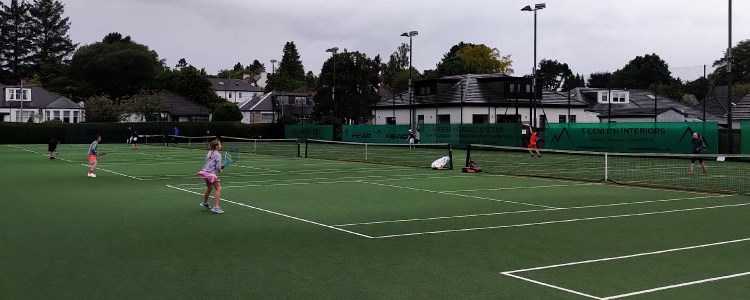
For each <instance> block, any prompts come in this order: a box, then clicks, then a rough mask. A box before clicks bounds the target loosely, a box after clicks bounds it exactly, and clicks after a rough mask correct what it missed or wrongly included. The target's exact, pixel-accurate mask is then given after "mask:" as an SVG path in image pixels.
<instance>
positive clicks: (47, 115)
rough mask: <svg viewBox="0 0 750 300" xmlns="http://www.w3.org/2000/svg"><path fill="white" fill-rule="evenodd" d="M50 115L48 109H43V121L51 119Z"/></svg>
mask: <svg viewBox="0 0 750 300" xmlns="http://www.w3.org/2000/svg"><path fill="white" fill-rule="evenodd" d="M50 116H51V114H50V111H49V110H45V111H44V120H45V121H49V120H51V119H50Z"/></svg>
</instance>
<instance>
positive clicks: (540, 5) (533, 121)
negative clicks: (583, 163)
mask: <svg viewBox="0 0 750 300" xmlns="http://www.w3.org/2000/svg"><path fill="white" fill-rule="evenodd" d="M546 7H547V5H546V4H545V3H537V4H534V8H531V6H530V5H527V6H525V7H524V8H522V9H521V11H531V12H534V68H533V74H532V76H533V78H532V82H531V86H532V88H531V91H532V93H533V94H534V95H533V96H532V103H531V107H529V109H530V110H532V111H533V113H532V114H533V116H532V119H531V126H533V127H536V100H537V99H536V96H537V87H536V15H537V13H536V12H537V11H538V10H540V9H544V8H546Z"/></svg>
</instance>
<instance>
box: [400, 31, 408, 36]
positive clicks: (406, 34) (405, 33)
mask: <svg viewBox="0 0 750 300" xmlns="http://www.w3.org/2000/svg"><path fill="white" fill-rule="evenodd" d="M401 36H407V37H408V36H409V33H408V32H404V33H402V34H401Z"/></svg>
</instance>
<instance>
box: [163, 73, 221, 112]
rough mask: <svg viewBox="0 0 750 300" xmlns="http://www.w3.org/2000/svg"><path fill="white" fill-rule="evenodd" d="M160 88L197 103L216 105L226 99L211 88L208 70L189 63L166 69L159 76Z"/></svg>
mask: <svg viewBox="0 0 750 300" xmlns="http://www.w3.org/2000/svg"><path fill="white" fill-rule="evenodd" d="M158 82H159V83H160V84H159V88H161V89H165V90H169V91H172V92H175V93H177V94H178V95H180V96H183V97H185V98H188V99H191V100H193V101H195V102H197V103H200V104H203V105H207V106H210V107H214V106H215V105H216V104H217V103H220V102H222V101H224V100H223V99H221V98H219V97H218V96H217V95H216V93H215V92H214V90H213V89H212V88H211V82H210V81H209V80H208V74H206V71H205V70H203V69H201V70H198V69H197V68H195V67H193V66H191V65H187V66H185V67H183V68H181V69H178V70H166V71H164V72H163V73H162V74H161V75H160V76H159V78H158Z"/></svg>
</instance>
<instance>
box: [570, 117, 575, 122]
mask: <svg viewBox="0 0 750 300" xmlns="http://www.w3.org/2000/svg"><path fill="white" fill-rule="evenodd" d="M575 122H576V115H570V123H575Z"/></svg>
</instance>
